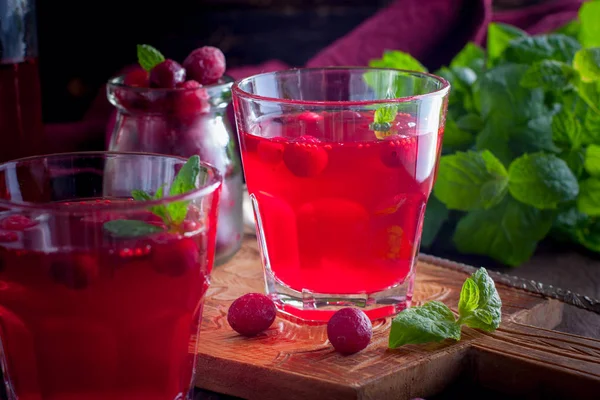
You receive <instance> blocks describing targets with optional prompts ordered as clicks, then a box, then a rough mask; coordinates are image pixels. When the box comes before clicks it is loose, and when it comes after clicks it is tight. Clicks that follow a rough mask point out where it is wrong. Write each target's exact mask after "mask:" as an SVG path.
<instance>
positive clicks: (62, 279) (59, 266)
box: [50, 254, 99, 289]
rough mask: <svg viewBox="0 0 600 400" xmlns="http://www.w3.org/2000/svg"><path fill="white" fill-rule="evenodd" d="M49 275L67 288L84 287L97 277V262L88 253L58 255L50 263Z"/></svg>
mask: <svg viewBox="0 0 600 400" xmlns="http://www.w3.org/2000/svg"><path fill="white" fill-rule="evenodd" d="M50 275H51V276H52V279H54V280H55V281H56V282H58V283H61V284H63V285H65V286H66V287H68V288H69V289H85V288H86V287H88V286H89V285H90V284H91V283H92V282H94V281H95V280H96V279H97V278H98V276H99V270H98V263H97V261H96V259H95V258H94V257H92V256H90V255H88V254H68V255H59V256H57V257H56V258H55V259H54V260H53V261H52V263H51V264H50Z"/></svg>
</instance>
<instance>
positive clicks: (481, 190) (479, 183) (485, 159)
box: [434, 150, 508, 211]
mask: <svg viewBox="0 0 600 400" xmlns="http://www.w3.org/2000/svg"><path fill="white" fill-rule="evenodd" d="M507 184H508V173H507V172H506V169H505V168H504V166H503V165H502V163H501V162H500V161H499V160H498V159H497V158H496V157H494V155H493V154H492V153H491V152H489V151H487V150H484V151H481V152H475V151H468V152H457V153H455V154H452V155H447V156H443V157H441V158H440V162H439V167H438V177H437V183H436V185H435V187H434V194H435V196H436V197H437V198H438V199H439V200H440V201H441V202H442V203H444V204H445V205H446V207H448V208H449V209H452V210H463V211H468V210H474V209H478V208H490V207H492V206H494V205H495V204H498V202H500V201H501V200H502V198H503V197H504V195H505V194H506V187H507Z"/></svg>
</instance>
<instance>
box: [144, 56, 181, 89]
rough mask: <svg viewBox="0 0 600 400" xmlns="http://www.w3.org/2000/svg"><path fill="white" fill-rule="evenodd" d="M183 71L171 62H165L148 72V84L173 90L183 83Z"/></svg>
mask: <svg viewBox="0 0 600 400" xmlns="http://www.w3.org/2000/svg"><path fill="white" fill-rule="evenodd" d="M185 75H186V74H185V69H183V67H182V66H181V65H180V64H179V63H178V62H177V61H173V60H165V61H163V62H161V63H160V64H158V65H157V66H156V67H154V68H152V71H150V84H151V85H152V86H153V87H158V88H175V87H176V86H177V84H179V83H181V82H183V81H185Z"/></svg>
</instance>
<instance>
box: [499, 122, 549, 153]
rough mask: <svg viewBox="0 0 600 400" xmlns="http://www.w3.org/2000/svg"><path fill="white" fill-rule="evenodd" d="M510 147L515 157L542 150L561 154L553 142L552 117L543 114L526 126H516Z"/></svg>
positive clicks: (509, 143)
mask: <svg viewBox="0 0 600 400" xmlns="http://www.w3.org/2000/svg"><path fill="white" fill-rule="evenodd" d="M508 145H509V148H510V149H511V151H512V154H513V155H515V156H520V155H522V154H525V153H535V152H538V151H542V150H543V151H547V152H552V153H558V152H560V148H558V147H556V145H555V144H554V142H553V140H552V115H551V114H542V115H540V116H538V117H535V118H533V119H530V120H529V121H527V124H525V125H524V126H515V127H514V128H513V130H512V132H511V134H510V140H509V142H508Z"/></svg>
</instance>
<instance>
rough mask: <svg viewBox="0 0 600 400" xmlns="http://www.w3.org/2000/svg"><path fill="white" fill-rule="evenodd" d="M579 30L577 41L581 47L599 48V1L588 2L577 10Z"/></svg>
mask: <svg viewBox="0 0 600 400" xmlns="http://www.w3.org/2000/svg"><path fill="white" fill-rule="evenodd" d="M579 21H580V22H581V30H580V32H579V41H580V42H581V44H582V45H583V47H598V46H600V24H598V21H600V1H588V2H585V3H584V4H582V5H581V7H580V8H579Z"/></svg>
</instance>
